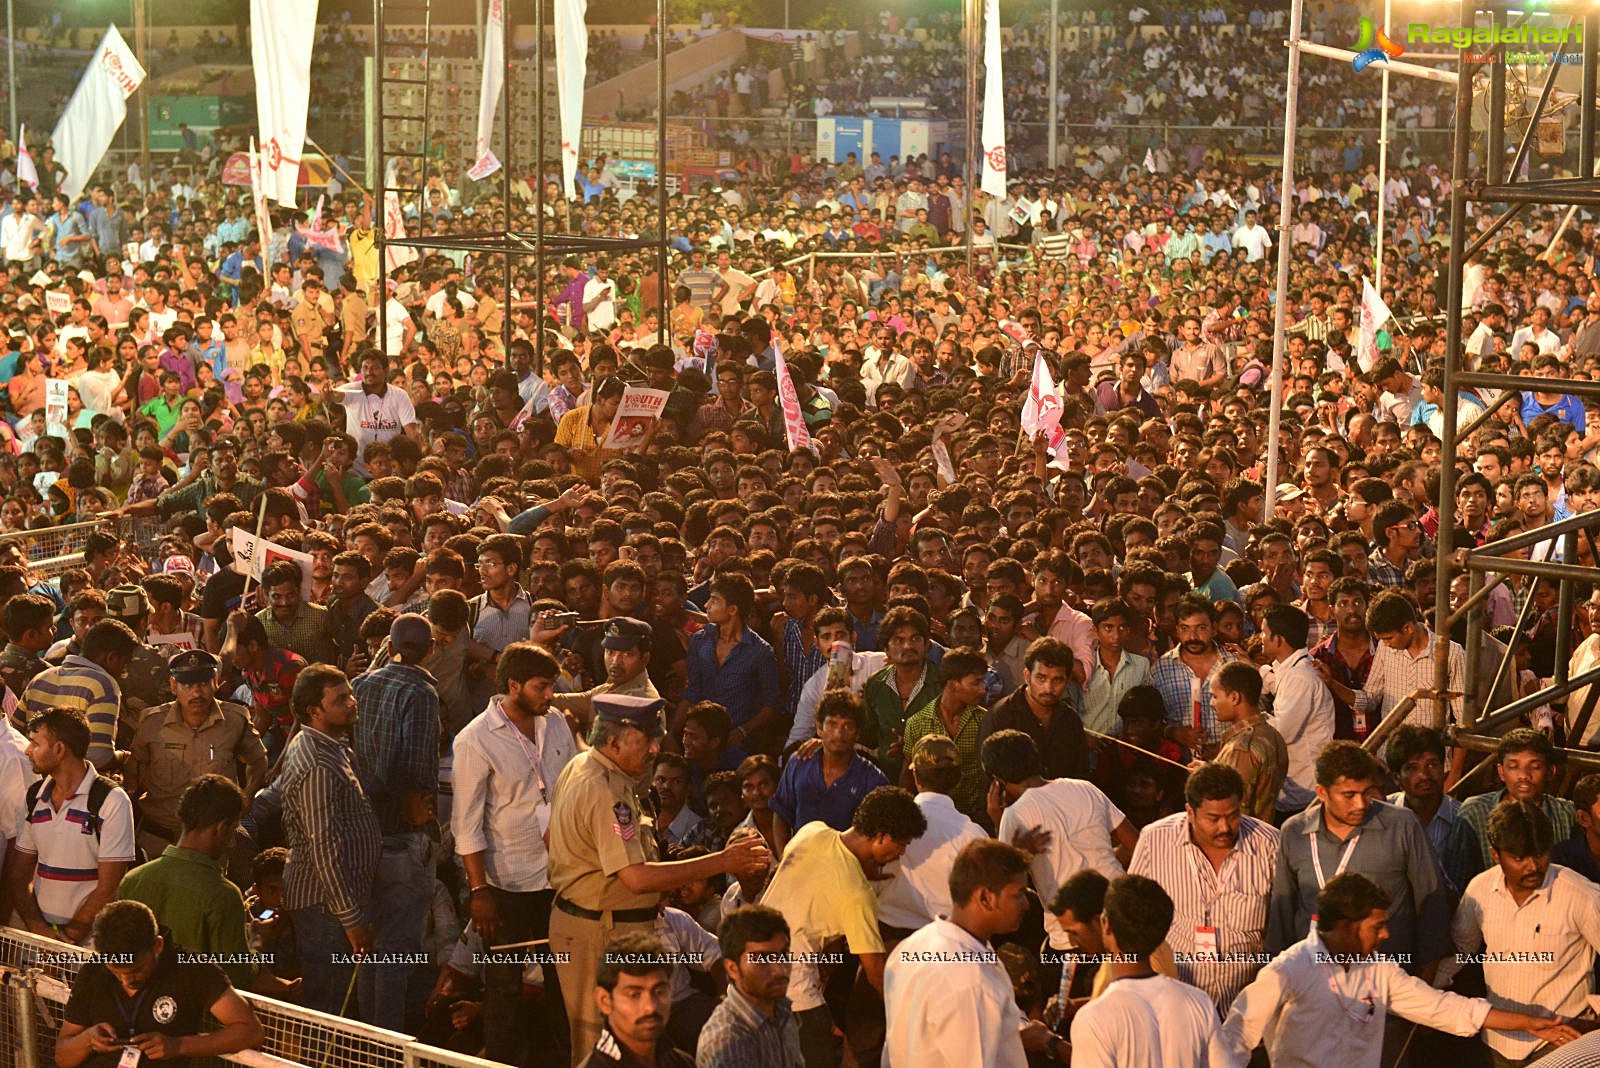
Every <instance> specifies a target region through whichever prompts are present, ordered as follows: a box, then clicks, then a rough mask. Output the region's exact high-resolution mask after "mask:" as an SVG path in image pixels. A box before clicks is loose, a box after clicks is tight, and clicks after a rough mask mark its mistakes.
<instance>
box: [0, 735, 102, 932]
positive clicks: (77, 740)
mask: <svg viewBox="0 0 1600 1068" xmlns="http://www.w3.org/2000/svg"><path fill="white" fill-rule="evenodd" d="M88 752H89V722H88V720H86V719H85V718H84V716H83V714H82V713H81V712H75V711H71V710H68V709H62V708H51V709H48V710H46V711H44V712H41V713H39V714H38V715H36V716H34V717H33V718H32V719H31V720H29V721H28V759H29V760H30V761H31V762H32V763H33V770H34V771H36V772H37V773H38V774H39V775H40V776H42V778H40V780H39V781H38V782H36V783H34V784H33V785H32V786H31V787H29V788H28V796H27V805H26V809H25V811H26V813H27V816H26V821H25V822H24V823H23V825H22V829H21V832H20V833H19V834H18V835H17V841H16V844H15V846H14V851H15V853H16V856H15V858H14V860H13V862H12V864H11V865H10V869H9V878H8V881H7V887H6V889H7V891H8V893H9V896H10V898H11V902H12V905H13V906H14V907H15V908H16V910H17V913H18V915H20V916H21V917H22V921H23V924H24V925H25V926H26V927H27V928H28V930H29V931H32V932H33V933H34V934H37V935H45V936H48V937H54V938H59V939H61V940H63V941H66V942H82V941H84V940H85V939H86V938H88V937H89V933H90V926H91V924H92V923H93V922H94V917H95V914H96V913H98V912H99V911H100V909H101V907H102V906H103V905H105V904H106V902H108V901H111V900H113V899H115V898H116V896H117V885H118V884H119V883H121V882H122V876H123V875H124V874H126V873H127V870H128V866H129V865H130V864H132V863H133V860H134V842H133V805H132V803H131V802H129V800H128V795H127V794H125V793H123V791H122V789H121V787H119V786H117V785H116V783H114V782H112V781H111V780H110V779H108V778H106V777H105V776H103V775H99V774H97V773H96V772H95V770H94V767H93V765H91V764H90V763H89V762H88V760H87V759H86V756H87V754H88Z"/></svg>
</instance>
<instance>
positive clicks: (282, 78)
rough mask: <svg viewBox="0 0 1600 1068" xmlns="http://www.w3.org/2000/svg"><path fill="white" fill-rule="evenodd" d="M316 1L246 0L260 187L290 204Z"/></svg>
mask: <svg viewBox="0 0 1600 1068" xmlns="http://www.w3.org/2000/svg"><path fill="white" fill-rule="evenodd" d="M316 35H317V0H250V57H251V63H250V66H251V69H252V70H253V71H254V73H255V81H256V121H257V125H258V126H259V127H260V131H261V133H260V136H261V189H262V191H263V192H264V193H265V194H266V195H267V197H268V199H270V200H275V201H277V202H278V203H279V204H293V203H294V202H295V191H296V189H297V188H298V187H299V185H300V156H301V153H302V152H303V151H304V149H305V144H306V112H307V111H308V109H309V108H310V106H311V48H312V45H313V44H314V42H315V40H316Z"/></svg>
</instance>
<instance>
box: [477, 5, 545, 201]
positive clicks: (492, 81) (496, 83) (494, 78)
mask: <svg viewBox="0 0 1600 1068" xmlns="http://www.w3.org/2000/svg"><path fill="white" fill-rule="evenodd" d="M557 48H558V51H557V60H558V61H559V58H560V52H559V45H558V46H557ZM505 79H506V9H505V0H489V11H488V14H487V15H486V16H485V17H484V20H483V82H482V84H481V87H480V88H479V90H478V141H477V149H476V153H475V157H474V158H475V159H476V161H477V162H475V163H474V164H473V165H472V169H471V170H470V171H468V172H467V176H468V177H470V178H471V179H472V180H473V181H475V182H481V181H483V180H484V179H485V178H487V177H489V175H491V174H493V173H494V172H495V171H497V170H499V169H500V161H499V160H498V159H496V158H495V154H494V114H495V111H496V110H497V109H498V108H499V106H500V90H501V88H502V87H503V86H504V85H505ZM506 121H508V122H509V121H510V116H507V118H506Z"/></svg>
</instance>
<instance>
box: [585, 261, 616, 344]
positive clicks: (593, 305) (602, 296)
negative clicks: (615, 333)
mask: <svg viewBox="0 0 1600 1068" xmlns="http://www.w3.org/2000/svg"><path fill="white" fill-rule="evenodd" d="M616 301H617V283H616V281H615V280H614V279H613V278H612V277H611V265H610V264H608V263H606V262H605V261H604V260H602V261H600V262H599V263H596V264H595V265H594V276H593V277H592V278H590V279H589V280H588V281H587V282H585V283H584V284H583V316H584V325H585V326H586V328H587V329H590V330H610V329H611V328H612V327H613V326H616V325H617V304H616Z"/></svg>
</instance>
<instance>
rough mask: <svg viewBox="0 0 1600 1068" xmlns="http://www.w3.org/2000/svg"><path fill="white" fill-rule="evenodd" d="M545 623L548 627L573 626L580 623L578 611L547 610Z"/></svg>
mask: <svg viewBox="0 0 1600 1068" xmlns="http://www.w3.org/2000/svg"><path fill="white" fill-rule="evenodd" d="M544 623H545V626H547V627H572V626H576V625H577V623H578V613H576V612H546V613H545V616H544Z"/></svg>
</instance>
